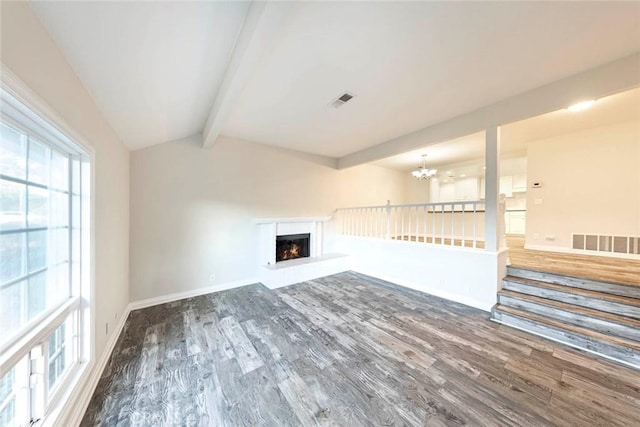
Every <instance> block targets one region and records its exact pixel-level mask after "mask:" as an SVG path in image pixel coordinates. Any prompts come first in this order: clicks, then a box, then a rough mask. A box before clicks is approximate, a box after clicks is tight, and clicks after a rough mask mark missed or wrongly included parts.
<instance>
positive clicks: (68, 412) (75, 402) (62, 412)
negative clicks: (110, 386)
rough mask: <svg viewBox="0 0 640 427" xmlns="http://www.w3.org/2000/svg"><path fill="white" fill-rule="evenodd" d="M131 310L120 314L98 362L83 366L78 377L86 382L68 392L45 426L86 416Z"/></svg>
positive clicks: (70, 423) (75, 422)
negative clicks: (83, 378) (61, 404)
mask: <svg viewBox="0 0 640 427" xmlns="http://www.w3.org/2000/svg"><path fill="white" fill-rule="evenodd" d="M130 312H131V307H130V305H129V306H127V308H126V309H125V311H124V313H122V315H121V316H120V319H118V323H117V325H116V328H115V329H114V331H113V332H112V333H111V336H110V337H109V340H108V341H107V344H106V345H105V347H104V351H103V352H102V355H101V356H100V358H99V359H98V360H97V362H95V363H92V362H90V363H88V364H84V366H83V367H82V369H81V371H80V374H78V376H77V378H79V379H80V378H82V377H83V376H84V377H85V380H84V382H83V383H78V384H76V387H75V388H74V389H73V390H72V393H69V394H68V398H67V399H66V400H65V403H64V405H63V406H62V408H60V409H59V410H58V412H53V413H51V414H49V415H48V416H47V418H45V421H44V423H43V424H42V426H43V427H48V426H56V425H68V426H78V425H80V422H81V421H82V417H83V416H84V413H85V411H86V410H87V407H88V406H89V402H90V401H91V398H92V397H93V393H94V391H95V389H96V387H97V386H98V381H100V377H102V372H103V371H104V368H106V366H107V363H108V362H109V359H110V358H111V353H113V349H114V348H115V346H116V343H117V342H118V338H120V335H121V334H122V331H123V330H124V325H125V324H126V321H127V319H128V318H129V313H130Z"/></svg>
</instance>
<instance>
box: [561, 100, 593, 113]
mask: <svg viewBox="0 0 640 427" xmlns="http://www.w3.org/2000/svg"><path fill="white" fill-rule="evenodd" d="M595 102H596V101H595V99H590V100H588V101H582V102H578V103H577V104H573V105H572V106H570V107H569V108H568V109H569V111H571V112H572V113H576V112H578V111H584V110H586V109H587V108H590V107H591V106H592V105H593V104H594V103H595Z"/></svg>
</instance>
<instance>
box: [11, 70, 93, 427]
mask: <svg viewBox="0 0 640 427" xmlns="http://www.w3.org/2000/svg"><path fill="white" fill-rule="evenodd" d="M0 96H1V98H0V102H1V103H2V110H3V111H2V112H0V114H2V119H3V120H4V121H6V122H8V123H10V124H11V126H14V127H17V128H19V129H20V130H25V129H26V130H28V132H29V133H30V134H31V135H34V136H39V137H40V138H39V139H41V140H44V141H47V142H48V143H49V144H51V143H53V145H54V146H55V147H56V148H58V149H61V150H62V151H64V152H68V153H77V154H78V155H80V156H81V157H82V162H83V163H85V169H84V170H83V172H82V174H83V176H82V179H83V180H85V185H86V184H87V182H88V192H89V194H88V197H86V194H85V197H84V199H82V200H81V202H80V212H81V216H82V224H81V232H80V236H81V237H80V245H79V246H80V248H79V251H80V253H81V254H82V255H81V257H80V263H81V266H80V268H79V272H78V275H77V277H76V280H75V281H72V287H73V290H72V295H74V297H72V298H70V299H68V300H67V301H65V302H64V303H63V304H62V305H59V306H56V307H55V308H54V309H52V310H49V311H47V312H45V313H43V314H41V315H40V316H38V317H37V318H35V319H33V320H32V321H30V322H29V323H28V324H29V325H31V326H32V327H31V328H30V329H29V330H28V331H27V332H26V333H25V334H24V335H23V336H20V337H18V338H17V339H15V340H13V341H12V342H9V343H7V344H8V345H6V346H5V348H2V349H0V351H1V352H0V377H2V376H4V375H5V374H6V373H7V372H9V370H10V369H11V368H12V367H13V366H16V365H18V366H19V369H21V370H22V371H23V372H24V369H27V368H25V365H26V364H31V367H30V368H28V369H30V371H31V373H32V376H33V372H34V368H33V367H34V366H40V367H41V371H40V372H38V375H43V376H44V381H43V383H44V386H45V390H44V392H43V393H42V395H43V396H44V399H43V400H42V399H41V401H40V402H38V404H39V405H42V408H41V411H40V413H39V414H38V416H39V421H38V423H37V424H38V425H42V426H48V425H55V424H56V422H57V420H58V419H59V418H60V417H61V416H62V415H66V414H65V413H68V412H70V411H72V410H73V409H74V406H75V405H74V403H75V401H76V400H77V399H78V398H79V397H80V396H81V393H82V391H83V388H84V386H85V383H86V382H87V381H88V380H89V378H88V377H89V374H90V373H91V372H92V370H93V367H94V365H95V298H94V295H95V286H94V283H95V268H94V264H95V244H94V242H95V227H94V212H95V151H94V149H93V148H92V147H91V146H90V145H89V144H87V143H86V141H85V140H84V138H83V137H82V136H81V135H79V134H78V133H77V132H75V131H74V130H73V129H72V128H71V127H69V126H68V125H67V124H66V123H65V121H64V120H63V119H61V118H60V116H58V114H57V113H55V112H54V110H53V109H51V108H50V107H49V106H48V105H47V104H46V103H45V102H44V101H42V100H41V99H40V97H39V96H38V95H36V94H35V93H34V92H33V91H32V90H31V89H29V88H28V87H27V86H26V85H25V84H24V83H23V82H22V81H21V80H20V79H18V78H17V77H16V76H15V75H14V74H13V73H12V72H11V71H10V70H9V69H8V68H7V67H6V66H5V65H4V64H1V63H0ZM7 112H8V113H9V114H6V113H7ZM70 167H71V166H70ZM87 168H88V170H87ZM87 171H88V174H87ZM71 193H72V189H71V188H70V189H69V194H70V197H71ZM70 227H72V224H70ZM71 261H72V260H70V262H71ZM70 278H71V276H70ZM70 316H71V317H73V318H74V319H73V321H71V322H67V319H68V318H69V317H70ZM65 322H66V323H67V324H68V325H71V326H72V331H70V332H69V334H70V336H71V337H72V342H71V343H70V344H71V345H70V348H67V349H66V351H68V352H71V353H67V354H69V355H72V356H73V357H72V359H73V360H77V361H78V363H75V364H74V365H73V366H67V367H66V368H65V373H64V374H63V375H62V376H61V377H59V378H58V380H57V381H56V384H55V385H54V387H52V389H51V390H48V389H46V387H47V384H48V338H49V336H50V335H51V334H52V333H53V332H54V331H55V330H56V329H57V328H58V327H59V326H60V325H61V324H63V323H65ZM33 325H35V326H33ZM39 355H41V356H42V360H40V361H38V360H35V359H37V356H39ZM34 356H35V359H34ZM67 360H71V359H67ZM67 363H68V362H67ZM16 381H17V382H19V383H21V384H23V385H24V379H23V378H20V379H17V378H16ZM28 382H29V380H27V383H28ZM23 400H24V399H23ZM32 406H33V405H32Z"/></svg>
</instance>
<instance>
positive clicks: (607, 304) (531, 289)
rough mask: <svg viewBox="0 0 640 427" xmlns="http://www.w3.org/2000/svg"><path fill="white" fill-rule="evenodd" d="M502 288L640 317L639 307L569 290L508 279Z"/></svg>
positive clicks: (635, 317)
mask: <svg viewBox="0 0 640 427" xmlns="http://www.w3.org/2000/svg"><path fill="white" fill-rule="evenodd" d="M502 288H503V289H508V290H511V291H515V292H520V293H523V294H527V295H533V296H537V297H541V298H547V299H551V300H555V301H561V302H565V303H568V304H574V305H579V306H581V307H588V308H593V309H595V310H600V311H604V312H607V313H614V314H619V315H621V316H627V317H633V318H634V319H640V307H639V306H633V305H627V304H621V303H618V302H613V301H608V300H604V299H599V298H591V297H586V296H582V295H578V294H574V293H571V290H567V291H566V292H565V291H558V290H555V289H546V288H542V287H538V286H534V285H530V284H525V283H519V282H514V281H510V280H506V279H505V280H503V281H502Z"/></svg>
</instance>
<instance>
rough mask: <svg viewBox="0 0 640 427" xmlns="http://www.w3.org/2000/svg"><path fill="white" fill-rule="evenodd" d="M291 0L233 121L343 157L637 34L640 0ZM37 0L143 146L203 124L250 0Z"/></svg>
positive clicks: (564, 72) (593, 61) (592, 57)
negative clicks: (342, 98) (348, 95)
mask: <svg viewBox="0 0 640 427" xmlns="http://www.w3.org/2000/svg"><path fill="white" fill-rule="evenodd" d="M294 6H295V7H293V8H292V11H291V13H290V14H289V15H288V17H287V20H286V21H285V23H284V25H282V26H281V29H280V31H279V33H278V35H277V38H276V40H274V43H273V44H272V46H271V47H270V50H269V52H268V55H265V57H264V59H263V60H262V61H258V62H257V65H256V66H255V67H254V68H253V69H252V70H251V73H250V77H249V78H248V82H247V83H246V86H245V87H244V90H243V91H241V93H239V95H238V96H237V100H236V102H235V105H234V106H233V107H232V108H231V109H230V113H229V116H228V118H227V120H226V122H225V125H224V126H223V127H222V133H223V134H224V135H227V136H232V137H236V138H242V139H247V140H252V141H256V142H260V143H265V144H270V145H276V146H282V147H286V148H289V149H294V150H300V151H304V152H309V153H314V154H322V155H327V156H331V157H341V156H343V155H346V154H349V153H352V152H355V151H358V150H361V149H364V148H367V147H370V146H373V145H375V144H378V143H381V142H384V141H387V140H389V139H391V138H395V137H398V136H401V135H403V134H406V133H408V132H411V131H414V130H416V129H419V128H423V127H425V126H429V125H432V124H435V123H438V122H441V121H443V120H445V119H448V118H452V117H455V116H458V115H460V114H463V113H466V112H469V111H472V110H475V109H477V108H480V107H482V106H486V105H489V104H492V103H494V102H497V101H499V100H502V99H504V98H507V97H509V96H512V95H515V94H517V93H521V92H524V91H527V90H529V89H532V88H535V87H538V86H541V85H543V84H546V83H550V82H553V81H556V80H558V79H560V78H563V77H567V76H570V75H573V74H575V73H578V72H581V71H584V70H586V69H589V68H593V67H595V66H598V65H601V64H603V63H606V62H609V61H612V60H614V59H617V58H620V57H623V56H626V55H629V54H631V53H633V52H636V51H639V50H640V3H639V2H628V3H617V2H616V3H612V2H598V3H592V2H366V3H365V2H304V3H302V2H301V3H297V4H295V5H294ZM32 8H33V10H34V11H35V12H36V13H37V15H38V16H39V18H40V19H41V21H42V22H43V23H44V25H45V26H46V27H47V29H48V30H49V32H50V34H51V35H52V37H53V39H54V40H55V41H56V43H57V44H58V45H59V47H60V49H61V51H62V52H63V53H64V55H65V56H66V57H67V59H68V61H69V62H70V64H71V65H72V67H73V68H74V70H75V71H76V73H77V74H78V76H79V77H80V79H81V80H82V81H83V83H84V84H85V85H86V87H87V88H88V90H89V91H90V92H91V93H92V95H93V96H94V98H95V100H96V102H97V104H98V106H99V107H100V108H101V109H102V111H103V112H104V114H105V116H106V117H107V119H108V121H109V122H110V124H111V125H112V127H113V128H114V129H115V130H116V132H117V133H118V134H119V135H120V136H121V138H122V139H123V141H124V142H125V144H127V146H129V147H130V148H132V149H136V148H140V147H144V146H147V145H153V144H158V143H163V142H166V141H169V140H174V139H180V138H182V137H185V136H188V135H191V134H194V133H198V132H201V131H202V130H203V128H204V126H205V121H206V119H207V116H208V114H209V113H210V112H211V110H212V106H213V102H214V99H215V96H216V92H217V91H218V90H219V87H220V82H221V81H222V76H223V74H224V71H225V69H226V67H227V63H228V60H229V57H230V55H231V52H232V49H233V46H234V42H235V40H236V38H237V36H238V33H239V31H240V28H241V26H242V21H243V17H244V16H245V14H246V12H247V10H248V3H244V2H68V3H67V2H58V1H51V2H33V3H32ZM345 90H346V91H350V92H352V93H354V94H356V97H355V98H354V99H353V100H352V101H350V102H349V103H348V104H346V105H344V106H343V107H341V108H339V109H333V108H331V107H329V104H330V102H331V101H333V99H335V98H336V97H337V96H338V95H340V94H341V93H342V92H344V91H345Z"/></svg>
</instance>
